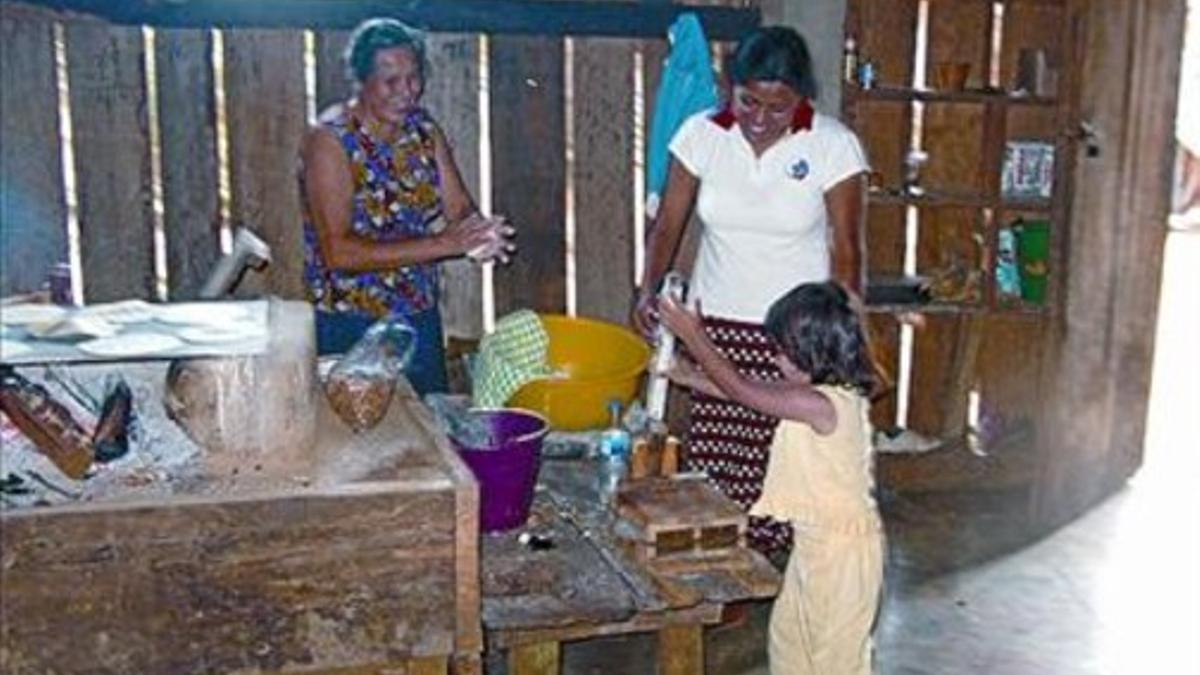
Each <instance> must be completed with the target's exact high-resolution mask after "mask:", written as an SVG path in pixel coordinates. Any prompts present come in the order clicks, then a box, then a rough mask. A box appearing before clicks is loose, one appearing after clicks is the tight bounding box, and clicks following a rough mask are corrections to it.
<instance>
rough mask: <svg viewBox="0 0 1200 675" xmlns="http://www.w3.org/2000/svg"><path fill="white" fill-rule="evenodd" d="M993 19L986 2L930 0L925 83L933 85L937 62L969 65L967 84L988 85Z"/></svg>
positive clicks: (988, 4)
mask: <svg viewBox="0 0 1200 675" xmlns="http://www.w3.org/2000/svg"><path fill="white" fill-rule="evenodd" d="M991 20H992V6H991V3H989V2H962V1H961V0H932V2H930V6H929V46H928V51H927V53H928V58H927V59H926V65H925V69H926V75H925V82H926V83H928V84H930V85H933V83H934V79H933V70H934V68H936V67H937V65H938V64H939V63H966V64H970V67H971V71H970V74H969V75H968V76H967V87H978V86H980V85H983V84H987V77H988V64H989V63H990V58H989V51H990V45H991V32H990V30H989V27H990V26H991Z"/></svg>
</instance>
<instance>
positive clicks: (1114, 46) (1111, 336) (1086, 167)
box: [1032, 0, 1185, 526]
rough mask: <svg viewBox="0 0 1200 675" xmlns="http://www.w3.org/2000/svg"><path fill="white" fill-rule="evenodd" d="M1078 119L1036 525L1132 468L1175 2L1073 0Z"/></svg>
mask: <svg viewBox="0 0 1200 675" xmlns="http://www.w3.org/2000/svg"><path fill="white" fill-rule="evenodd" d="M1071 11H1072V22H1073V25H1074V27H1075V28H1076V29H1077V30H1075V31H1074V32H1075V34H1076V35H1077V36H1078V42H1077V44H1076V45H1075V51H1076V55H1077V58H1078V59H1079V61H1078V62H1079V63H1081V64H1082V65H1081V68H1080V75H1079V78H1078V81H1077V82H1075V83H1074V86H1077V87H1078V88H1079V90H1078V94H1079V95H1078V98H1077V100H1078V101H1079V110H1078V114H1079V117H1080V119H1081V120H1083V121H1085V122H1086V123H1087V124H1089V125H1090V126H1091V128H1093V129H1094V131H1095V137H1094V138H1087V137H1085V138H1081V140H1082V141H1083V142H1080V143H1078V144H1076V147H1077V148H1078V149H1077V151H1076V153H1075V157H1073V158H1072V157H1068V158H1066V159H1067V161H1068V162H1071V161H1073V164H1074V167H1073V173H1074V181H1073V184H1074V185H1075V194H1074V195H1073V198H1072V200H1071V202H1072V203H1071V206H1070V208H1071V216H1070V219H1069V223H1070V225H1069V232H1068V234H1067V237H1068V241H1067V245H1066V246H1065V247H1063V248H1062V257H1063V258H1064V260H1062V261H1061V262H1060V265H1059V269H1063V270H1065V272H1064V274H1060V275H1059V278H1058V279H1057V280H1053V281H1052V282H1053V283H1057V284H1058V285H1059V288H1058V289H1057V291H1058V293H1059V297H1060V298H1062V303H1061V305H1060V311H1059V312H1058V313H1056V317H1055V319H1056V320H1055V322H1054V325H1053V327H1052V330H1051V331H1049V335H1048V339H1047V341H1046V345H1045V354H1044V358H1043V361H1042V362H1043V363H1044V364H1045V367H1044V368H1043V378H1044V379H1043V381H1042V386H1041V391H1042V392H1043V396H1044V400H1043V404H1044V405H1043V406H1042V410H1043V415H1042V420H1041V424H1040V425H1039V440H1040V443H1041V452H1040V453H1039V456H1040V457H1041V463H1040V466H1039V468H1038V475H1037V482H1036V484H1035V487H1034V493H1033V499H1032V510H1033V517H1034V518H1035V521H1036V523H1037V524H1039V525H1041V526H1054V525H1057V524H1060V523H1063V522H1066V521H1067V520H1069V519H1070V518H1072V517H1074V516H1076V515H1078V514H1079V513H1081V512H1082V511H1083V510H1084V509H1086V508H1088V507H1089V506H1091V505H1092V504H1094V503H1095V502H1096V501H1098V500H1099V499H1101V498H1103V497H1104V496H1106V495H1108V494H1110V493H1111V492H1112V491H1114V490H1116V489H1117V488H1119V487H1120V486H1121V485H1122V484H1123V483H1124V481H1125V480H1126V479H1127V478H1129V476H1131V475H1132V474H1133V473H1134V472H1135V471H1136V470H1137V469H1138V467H1139V466H1140V465H1141V462H1142V442H1143V436H1144V435H1145V428H1146V411H1147V403H1148V398H1149V392H1150V374H1151V365H1152V359H1153V353H1154V332H1155V331H1154V326H1155V320H1156V318H1157V309H1158V307H1157V305H1158V288H1159V277H1160V273H1161V268H1162V251H1163V243H1164V239H1165V235H1166V221H1167V214H1168V211H1169V206H1170V185H1171V167H1172V151H1173V145H1174V140H1173V139H1174V132H1173V129H1174V119H1173V116H1172V115H1171V114H1170V113H1169V112H1168V111H1173V110H1175V109H1176V96H1177V93H1178V92H1177V86H1178V81H1179V57H1180V53H1181V45H1182V40H1183V26H1184V12H1185V3H1184V0H1144V1H1141V2H1133V1H1132V0H1124V1H1122V2H1115V1H1114V2H1084V1H1078V2H1076V1H1075V0H1072V2H1071Z"/></svg>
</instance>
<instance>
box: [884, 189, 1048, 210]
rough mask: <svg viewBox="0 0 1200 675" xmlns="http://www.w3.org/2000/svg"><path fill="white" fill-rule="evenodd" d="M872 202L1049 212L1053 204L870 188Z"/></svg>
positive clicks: (1045, 200)
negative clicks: (916, 193)
mask: <svg viewBox="0 0 1200 675" xmlns="http://www.w3.org/2000/svg"><path fill="white" fill-rule="evenodd" d="M868 198H869V199H870V202H871V203H872V204H884V205H886V204H892V205H897V206H909V205H911V206H977V207H979V208H990V209H1003V210H1005V211H1037V212H1047V213H1048V212H1050V211H1051V209H1052V208H1053V204H1052V202H1051V200H1049V199H1005V198H1003V197H995V196H990V195H983V194H970V193H953V192H926V193H924V194H920V195H910V194H904V193H902V192H900V191H899V190H898V189H895V188H892V189H884V190H877V189H872V190H871V191H870V192H868Z"/></svg>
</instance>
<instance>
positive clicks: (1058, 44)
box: [1000, 2, 1069, 90]
mask: <svg viewBox="0 0 1200 675" xmlns="http://www.w3.org/2000/svg"><path fill="white" fill-rule="evenodd" d="M1065 19H1066V8H1065V7H1064V6H1063V5H1055V4H1053V3H1049V2H1009V3H1006V4H1005V7H1004V38H1003V43H1002V45H1001V50H1000V86H1001V87H1004V88H1006V89H1010V90H1011V89H1015V88H1016V84H1017V63H1018V60H1019V59H1020V56H1021V50H1022V49H1041V50H1044V51H1045V52H1046V57H1047V60H1048V61H1049V63H1048V65H1049V66H1050V67H1052V68H1056V69H1058V71H1059V73H1060V76H1061V74H1062V72H1063V71H1062V67H1063V54H1064V50H1065V49H1066V48H1068V47H1069V45H1066V44H1064V42H1065V41H1064V40H1063V33H1064V31H1063V22H1064V21H1065ZM1061 84H1062V83H1061V82H1060V85H1061Z"/></svg>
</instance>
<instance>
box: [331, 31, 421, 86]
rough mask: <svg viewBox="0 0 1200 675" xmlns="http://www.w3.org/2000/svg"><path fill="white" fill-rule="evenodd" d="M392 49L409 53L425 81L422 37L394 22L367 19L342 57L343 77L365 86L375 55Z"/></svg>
mask: <svg viewBox="0 0 1200 675" xmlns="http://www.w3.org/2000/svg"><path fill="white" fill-rule="evenodd" d="M393 47H407V48H409V49H411V50H412V51H413V54H415V55H416V57H417V63H418V64H420V68H421V77H422V79H423V78H425V77H426V75H427V74H428V73H429V62H428V61H427V60H426V57H425V35H424V34H423V33H422V32H421V31H419V30H417V29H416V28H412V27H410V26H408V25H407V24H405V23H403V22H401V21H397V20H396V19H367V20H366V21H364V22H362V23H360V24H359V25H358V27H357V28H355V29H354V32H353V33H352V34H351V35H350V41H349V42H348V43H347V44H346V51H345V53H343V55H342V58H343V59H344V60H345V62H346V75H347V77H349V78H351V79H353V80H354V81H355V82H358V83H359V84H362V83H363V82H366V81H367V78H368V77H370V76H371V73H372V72H374V70H375V54H377V53H378V52H380V51H381V50H384V49H391V48H393Z"/></svg>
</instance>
